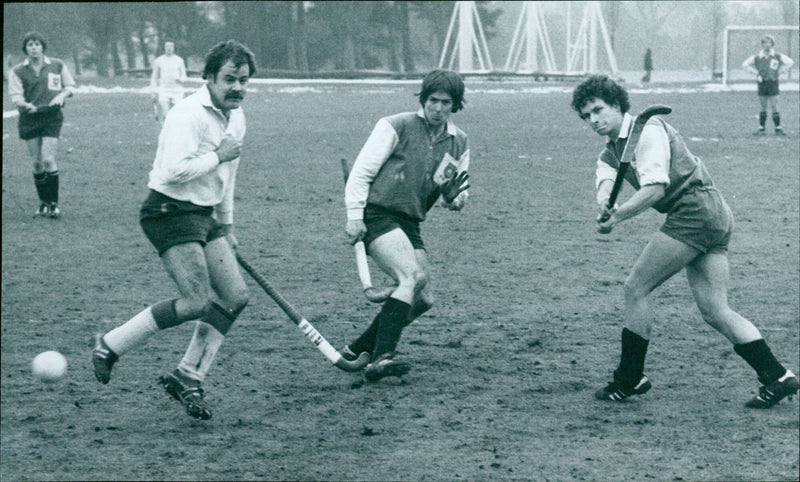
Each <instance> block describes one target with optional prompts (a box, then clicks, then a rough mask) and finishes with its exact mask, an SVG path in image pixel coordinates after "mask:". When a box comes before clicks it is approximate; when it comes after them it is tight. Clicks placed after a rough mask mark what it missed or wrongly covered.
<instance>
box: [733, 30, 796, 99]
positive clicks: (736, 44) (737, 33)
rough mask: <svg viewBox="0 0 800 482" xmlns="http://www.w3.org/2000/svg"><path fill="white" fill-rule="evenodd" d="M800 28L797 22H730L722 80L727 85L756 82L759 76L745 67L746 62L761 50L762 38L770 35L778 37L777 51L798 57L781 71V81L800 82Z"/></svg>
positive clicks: (776, 41)
mask: <svg viewBox="0 0 800 482" xmlns="http://www.w3.org/2000/svg"><path fill="white" fill-rule="evenodd" d="M798 30H800V28H798V26H797V25H777V26H763V25H753V26H751V25H729V26H727V27H725V32H724V34H723V38H722V83H723V84H724V85H727V84H730V83H740V82H753V81H755V76H754V75H753V74H752V73H750V72H748V71H746V70H744V69H743V68H742V62H744V61H745V60H746V59H747V58H748V57H750V56H751V55H753V54H757V53H758V52H759V51H760V50H761V38H762V37H763V36H764V35H767V34H769V35H772V37H773V38H775V50H776V51H777V52H780V53H782V54H786V55H788V56H789V57H791V59H792V60H794V65H793V66H792V68H791V70H790V71H787V72H784V73H782V74H781V80H792V81H793V82H797V80H798V78H799V76H798V66H799V65H800V59H798V51H799V50H800V48H798V47H800V40H798Z"/></svg>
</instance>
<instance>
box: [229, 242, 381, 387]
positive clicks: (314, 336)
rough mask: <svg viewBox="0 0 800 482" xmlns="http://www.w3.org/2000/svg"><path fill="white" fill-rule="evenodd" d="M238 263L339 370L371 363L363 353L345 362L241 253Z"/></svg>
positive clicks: (351, 370)
mask: <svg viewBox="0 0 800 482" xmlns="http://www.w3.org/2000/svg"><path fill="white" fill-rule="evenodd" d="M236 261H238V262H239V265H241V267H242V268H243V269H244V270H245V271H246V272H247V274H249V275H250V276H251V277H252V278H253V280H255V282H256V283H258V285H259V286H260V287H261V289H263V290H264V292H266V293H267V295H269V297H270V298H272V300H273V301H275V303H277V304H278V306H280V307H281V309H282V310H283V311H284V312H285V313H286V314H287V315H289V318H291V319H292V321H293V322H294V323H295V324H296V325H297V327H298V328H300V331H302V332H303V334H304V335H306V337H307V338H308V339H309V340H311V343H313V344H314V346H316V347H317V349H318V350H319V351H321V352H322V354H323V355H325V358H327V359H328V360H329V361H330V362H331V363H333V364H334V365H335V366H336V367H337V368H339V369H341V370H344V371H347V372H355V371H358V370H361V369H362V368H364V367H365V366H366V365H367V362H368V361H369V354H367V353H362V354H361V356H359V357H358V359H357V360H355V361H352V362H351V361H348V360H345V359H344V358H343V357H342V355H341V353H339V352H338V351H337V350H336V348H334V347H333V345H331V344H330V343H328V341H327V340H326V339H325V337H323V336H322V334H320V332H319V331H317V329H316V328H314V326H313V325H312V324H311V323H309V322H308V320H306V319H305V318H303V316H302V315H301V314H300V312H299V311H297V309H296V308H295V307H294V306H292V304H291V303H289V300H287V299H286V298H284V296H283V295H282V294H280V293H279V292H278V290H276V289H275V288H274V287H273V286H272V284H271V283H270V282H269V281H267V279H266V278H264V277H263V276H261V274H260V273H259V272H258V271H256V270H255V268H253V266H251V265H250V263H248V262H247V260H245V259H244V258H243V257H242V255H240V254H239V253H236Z"/></svg>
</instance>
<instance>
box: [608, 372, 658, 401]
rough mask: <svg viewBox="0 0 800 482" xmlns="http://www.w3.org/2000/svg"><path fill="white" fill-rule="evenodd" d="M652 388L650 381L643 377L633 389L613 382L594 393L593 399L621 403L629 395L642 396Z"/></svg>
mask: <svg viewBox="0 0 800 482" xmlns="http://www.w3.org/2000/svg"><path fill="white" fill-rule="evenodd" d="M652 386H653V385H652V384H651V383H650V380H648V379H647V377H646V376H644V375H642V378H641V379H640V380H639V383H637V384H636V385H634V386H633V387H631V386H630V385H627V384H624V383H620V382H618V381H616V380H615V381H613V382H611V383H609V384H608V385H607V386H606V387H605V388H601V389H600V390H598V391H596V392H594V397H595V398H596V399H598V400H611V401H614V402H621V401H623V400H625V399H626V398H628V397H630V396H631V395H644V394H645V393H647V391H648V390H650V387H652Z"/></svg>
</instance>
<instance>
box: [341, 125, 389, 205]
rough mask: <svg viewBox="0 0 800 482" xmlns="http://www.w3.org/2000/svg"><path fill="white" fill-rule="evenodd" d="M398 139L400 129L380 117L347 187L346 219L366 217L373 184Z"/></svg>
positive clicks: (348, 180) (354, 167) (355, 165)
mask: <svg viewBox="0 0 800 482" xmlns="http://www.w3.org/2000/svg"><path fill="white" fill-rule="evenodd" d="M397 142H398V136H397V131H395V129H394V127H393V126H392V124H391V123H389V121H388V120H386V119H381V120H379V121H378V123H377V124H375V128H374V129H372V133H371V134H370V136H369V138H367V142H365V143H364V146H363V147H362V148H361V151H360V152H359V153H358V157H356V161H355V162H354V163H353V168H352V169H351V171H350V176H349V177H348V179H347V185H346V186H345V190H344V202H345V206H346V207H347V219H363V218H364V208H365V207H366V205H367V197H369V189H370V186H371V185H372V182H373V181H374V180H375V177H376V176H377V175H378V172H379V171H380V170H381V167H382V166H383V163H385V162H386V160H387V159H389V156H391V154H392V151H393V150H394V148H395V147H396V146H397Z"/></svg>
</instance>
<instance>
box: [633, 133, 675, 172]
mask: <svg viewBox="0 0 800 482" xmlns="http://www.w3.org/2000/svg"><path fill="white" fill-rule="evenodd" d="M669 157H670V150H669V137H668V136H667V131H665V130H664V127H663V126H662V125H661V124H660V123H658V121H652V123H649V122H648V124H646V125H645V126H644V129H643V130H642V137H640V138H639V143H638V144H637V145H636V173H637V174H638V176H639V185H640V186H647V185H650V184H663V185H664V187H667V186H669Z"/></svg>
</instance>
